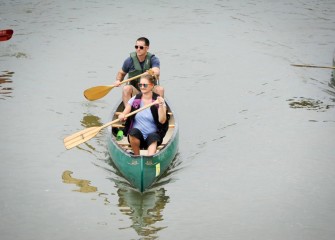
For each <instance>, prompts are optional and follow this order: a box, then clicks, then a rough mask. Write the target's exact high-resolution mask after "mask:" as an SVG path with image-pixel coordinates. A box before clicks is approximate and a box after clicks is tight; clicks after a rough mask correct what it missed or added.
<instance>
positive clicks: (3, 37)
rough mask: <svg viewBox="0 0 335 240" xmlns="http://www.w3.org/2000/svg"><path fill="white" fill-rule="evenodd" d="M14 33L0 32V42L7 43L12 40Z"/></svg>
mask: <svg viewBox="0 0 335 240" xmlns="http://www.w3.org/2000/svg"><path fill="white" fill-rule="evenodd" d="M13 33H14V31H13V30H12V29H6V30H0V41H7V40H9V39H11V38H12V36H13Z"/></svg>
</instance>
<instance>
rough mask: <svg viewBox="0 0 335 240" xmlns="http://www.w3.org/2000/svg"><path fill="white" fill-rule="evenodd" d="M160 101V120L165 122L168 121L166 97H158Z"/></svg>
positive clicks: (162, 122)
mask: <svg viewBox="0 0 335 240" xmlns="http://www.w3.org/2000/svg"><path fill="white" fill-rule="evenodd" d="M157 101H158V105H159V107H158V121H159V122H160V123H161V124H164V123H165V122H166V104H165V101H164V98H162V97H157Z"/></svg>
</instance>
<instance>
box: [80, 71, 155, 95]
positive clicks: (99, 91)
mask: <svg viewBox="0 0 335 240" xmlns="http://www.w3.org/2000/svg"><path fill="white" fill-rule="evenodd" d="M145 74H150V75H154V71H152V70H151V69H149V70H148V71H146V72H145V73H142V74H140V75H137V76H135V77H132V78H128V79H126V80H124V81H122V82H121V83H120V84H123V83H126V82H130V81H132V80H134V79H137V78H139V77H141V76H143V75H145ZM114 87H116V85H107V86H97V87H91V88H89V89H86V90H85V91H84V96H85V98H86V99H88V100H90V101H93V100H97V99H100V98H102V97H104V96H105V95H107V93H109V91H110V90H112V89H113V88H114Z"/></svg>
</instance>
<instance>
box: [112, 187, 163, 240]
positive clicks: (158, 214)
mask: <svg viewBox="0 0 335 240" xmlns="http://www.w3.org/2000/svg"><path fill="white" fill-rule="evenodd" d="M118 187H119V186H118ZM117 193H118V195H119V203H118V207H119V209H120V211H121V212H122V213H123V214H125V215H127V216H129V218H130V219H131V220H132V224H131V227H132V228H133V229H134V230H135V231H136V232H137V234H138V235H139V236H143V237H144V238H143V239H156V238H157V234H158V232H159V231H160V230H162V229H164V228H166V226H165V227H162V220H163V210H164V208H165V205H166V204H167V203H168V200H169V196H166V194H165V190H164V189H163V188H160V189H155V190H149V191H146V192H144V193H139V192H138V191H135V190H132V189H130V188H122V187H121V188H119V190H118V191H117ZM156 222H160V224H159V225H160V226H155V223H156ZM141 239H142V238H141Z"/></svg>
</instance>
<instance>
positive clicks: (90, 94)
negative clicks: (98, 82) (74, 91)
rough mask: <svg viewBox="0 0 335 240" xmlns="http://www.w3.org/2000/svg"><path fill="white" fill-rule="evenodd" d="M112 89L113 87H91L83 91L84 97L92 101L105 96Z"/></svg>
mask: <svg viewBox="0 0 335 240" xmlns="http://www.w3.org/2000/svg"><path fill="white" fill-rule="evenodd" d="M113 88H114V85H110V86H97V87H91V88H89V89H86V90H85V91H84V96H85V98H86V99H87V100H90V101H94V100H97V99H100V98H102V97H104V96H106V95H107V93H109V91H110V90H112V89H113Z"/></svg>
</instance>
